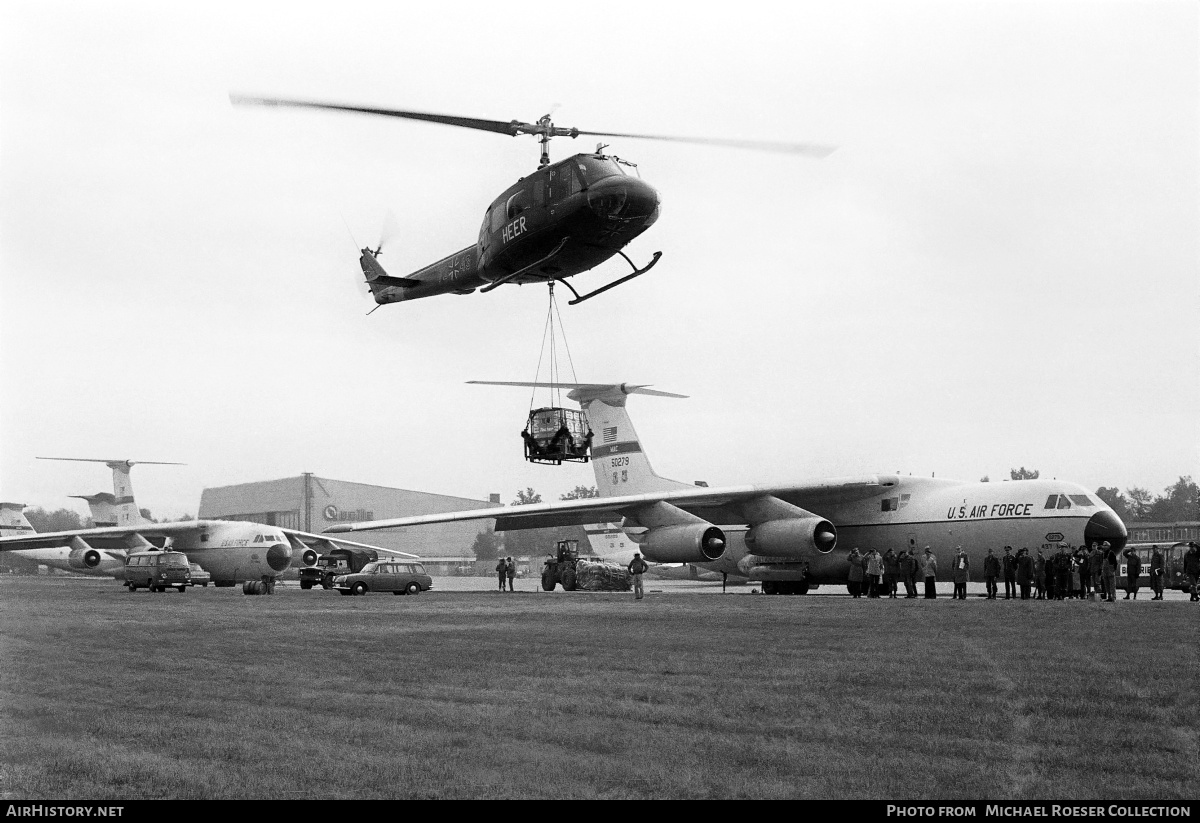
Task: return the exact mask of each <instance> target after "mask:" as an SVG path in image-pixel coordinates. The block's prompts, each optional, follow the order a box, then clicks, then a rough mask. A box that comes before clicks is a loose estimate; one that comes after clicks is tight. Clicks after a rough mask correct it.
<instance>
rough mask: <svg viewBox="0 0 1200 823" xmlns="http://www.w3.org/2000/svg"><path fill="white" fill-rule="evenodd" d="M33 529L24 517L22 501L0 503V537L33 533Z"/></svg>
mask: <svg viewBox="0 0 1200 823" xmlns="http://www.w3.org/2000/svg"><path fill="white" fill-rule="evenodd" d="M34 531H35V530H34V528H33V525H32V524H31V523H30V522H29V520H28V518H26V517H25V504H24V503H0V537H14V536H19V535H22V534H33V533H34Z"/></svg>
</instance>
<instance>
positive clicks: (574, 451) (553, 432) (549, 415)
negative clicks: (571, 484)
mask: <svg viewBox="0 0 1200 823" xmlns="http://www.w3.org/2000/svg"><path fill="white" fill-rule="evenodd" d="M592 436H593V435H592V428H591V426H589V425H588V419H587V415H585V414H584V413H583V412H582V411H580V410H579V409H563V408H559V407H557V406H552V407H547V408H542V409H534V410H533V411H531V412H529V420H528V422H527V423H526V424H525V428H524V429H523V430H522V431H521V438H522V439H523V440H524V441H525V459H526V460H528V461H529V462H530V463H549V464H553V465H556V466H557V465H560V464H561V463H562V462H563V461H569V462H574V463H586V462H588V455H589V453H590V450H591V447H592Z"/></svg>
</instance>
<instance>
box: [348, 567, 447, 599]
mask: <svg viewBox="0 0 1200 823" xmlns="http://www.w3.org/2000/svg"><path fill="white" fill-rule="evenodd" d="M333 587H334V588H335V589H337V590H338V591H339V592H341V593H342V594H366V593H367V592H391V593H392V594H420V593H421V592H427V591H429V590H430V589H432V588H433V578H431V577H430V576H429V575H427V574H426V573H425V567H424V566H422V565H421V564H420V563H413V562H411V561H407V560H376V561H374V562H371V563H368V564H367V565H365V566H363V567H362V570H361V571H357V572H355V573H354V574H343V575H338V576H337V577H335V578H334V579H333Z"/></svg>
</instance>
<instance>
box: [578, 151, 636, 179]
mask: <svg viewBox="0 0 1200 823" xmlns="http://www.w3.org/2000/svg"><path fill="white" fill-rule="evenodd" d="M575 162H576V164H577V165H578V166H579V171H580V172H582V174H583V182H584V183H585V184H586V185H588V186H590V185H592V184H593V183H595V182H596V181H597V180H603V179H604V178H605V177H613V176H614V175H618V174H620V175H623V174H625V172H624V171H622V170H621V166H620V164H618V163H617V161H615V160H612V159H610V158H608V157H580V158H577V159H576V161H575Z"/></svg>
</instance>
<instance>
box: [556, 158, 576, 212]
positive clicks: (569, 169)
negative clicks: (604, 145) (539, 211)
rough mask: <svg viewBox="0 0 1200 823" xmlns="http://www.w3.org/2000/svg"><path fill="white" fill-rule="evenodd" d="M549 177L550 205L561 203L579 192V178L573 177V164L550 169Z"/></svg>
mask: <svg viewBox="0 0 1200 823" xmlns="http://www.w3.org/2000/svg"><path fill="white" fill-rule="evenodd" d="M549 177H550V202H551V203H561V202H562V201H564V200H566V199H567V198H568V197H570V196H571V195H572V194H575V193H576V192H578V191H579V178H578V177H576V176H575V164H574V163H573V162H572V163H564V164H563V165H561V166H555V167H553V168H551V169H550V172H549Z"/></svg>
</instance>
